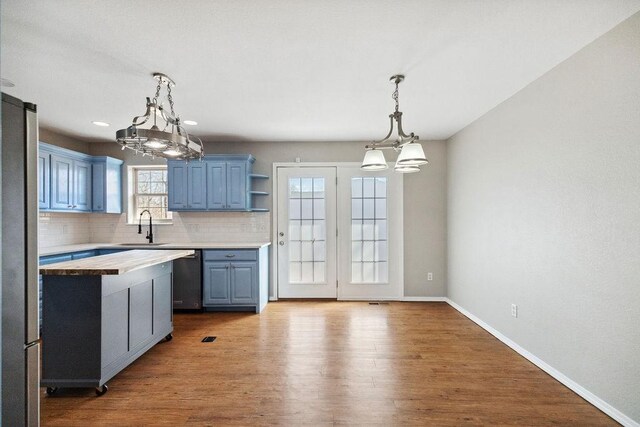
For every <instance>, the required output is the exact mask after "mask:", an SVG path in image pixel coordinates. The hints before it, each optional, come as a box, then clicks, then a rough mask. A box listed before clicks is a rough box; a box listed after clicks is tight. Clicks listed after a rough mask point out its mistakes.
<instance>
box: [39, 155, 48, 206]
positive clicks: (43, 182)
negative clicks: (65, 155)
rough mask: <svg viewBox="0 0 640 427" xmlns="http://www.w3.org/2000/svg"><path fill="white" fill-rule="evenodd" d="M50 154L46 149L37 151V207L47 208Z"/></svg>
mask: <svg viewBox="0 0 640 427" xmlns="http://www.w3.org/2000/svg"><path fill="white" fill-rule="evenodd" d="M50 178H51V154H49V153H48V152H46V151H39V152H38V208H40V209H41V210H44V209H49V196H50V194H51V193H50V191H51V187H50V185H51V181H50Z"/></svg>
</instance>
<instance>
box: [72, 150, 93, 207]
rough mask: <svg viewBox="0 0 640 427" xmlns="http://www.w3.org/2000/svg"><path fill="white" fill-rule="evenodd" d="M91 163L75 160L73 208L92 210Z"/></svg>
mask: <svg viewBox="0 0 640 427" xmlns="http://www.w3.org/2000/svg"><path fill="white" fill-rule="evenodd" d="M91 179H92V175H91V163H90V162H84V161H81V160H74V161H73V181H72V182H73V186H74V188H73V209H74V210H77V211H82V212H91V205H92V199H91Z"/></svg>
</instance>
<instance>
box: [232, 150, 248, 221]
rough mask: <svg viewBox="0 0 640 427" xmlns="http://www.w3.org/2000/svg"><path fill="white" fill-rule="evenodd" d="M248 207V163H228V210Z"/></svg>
mask: <svg viewBox="0 0 640 427" xmlns="http://www.w3.org/2000/svg"><path fill="white" fill-rule="evenodd" d="M246 207H247V163H246V162H227V209H233V210H240V209H245V208H246Z"/></svg>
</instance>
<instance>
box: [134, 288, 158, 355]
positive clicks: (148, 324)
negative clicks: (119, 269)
mask: <svg viewBox="0 0 640 427" xmlns="http://www.w3.org/2000/svg"><path fill="white" fill-rule="evenodd" d="M152 335H153V280H147V281H146V282H142V283H138V284H137V285H134V286H132V287H131V288H129V351H135V350H136V348H137V347H139V346H141V345H143V344H144V343H145V342H146V341H147V340H148V339H150V338H151V337H152Z"/></svg>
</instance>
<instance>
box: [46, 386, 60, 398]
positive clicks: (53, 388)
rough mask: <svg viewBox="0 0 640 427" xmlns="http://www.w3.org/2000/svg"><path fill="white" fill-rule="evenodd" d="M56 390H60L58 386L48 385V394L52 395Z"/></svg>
mask: <svg viewBox="0 0 640 427" xmlns="http://www.w3.org/2000/svg"><path fill="white" fill-rule="evenodd" d="M56 391H58V387H47V396H51V395H52V394H53V393H55V392H56Z"/></svg>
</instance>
